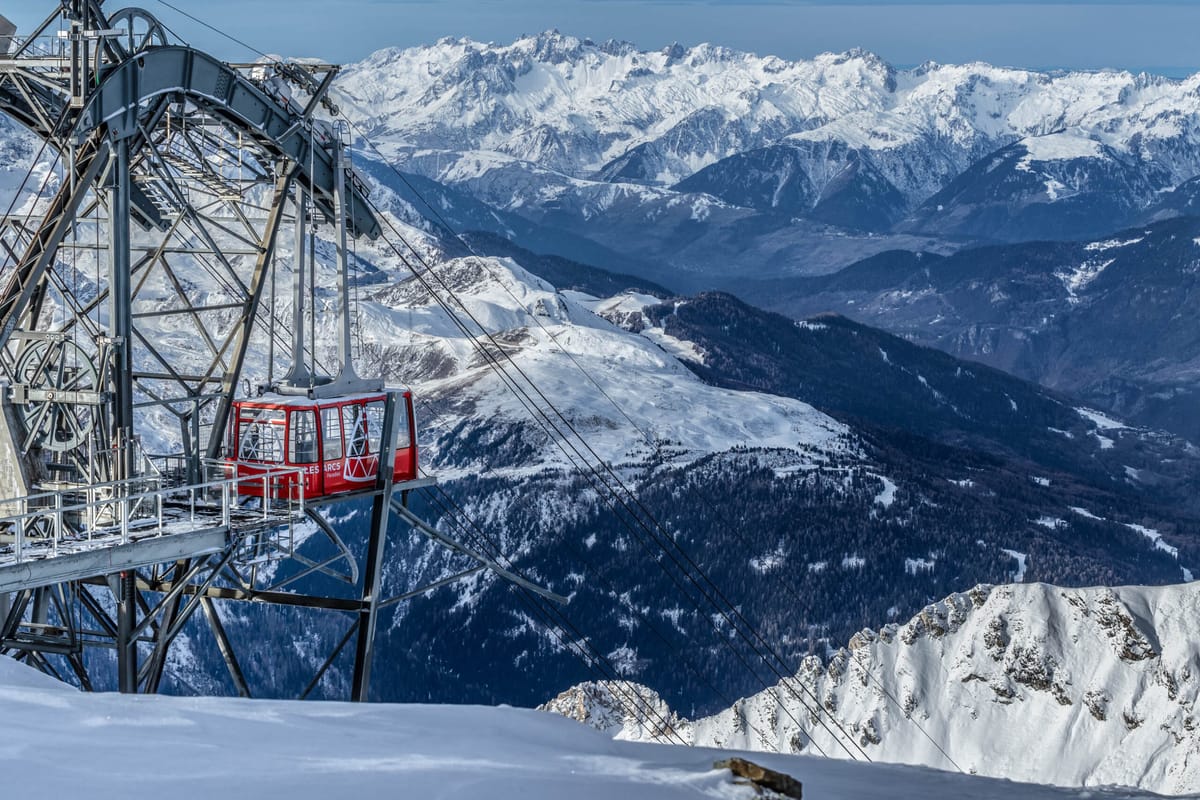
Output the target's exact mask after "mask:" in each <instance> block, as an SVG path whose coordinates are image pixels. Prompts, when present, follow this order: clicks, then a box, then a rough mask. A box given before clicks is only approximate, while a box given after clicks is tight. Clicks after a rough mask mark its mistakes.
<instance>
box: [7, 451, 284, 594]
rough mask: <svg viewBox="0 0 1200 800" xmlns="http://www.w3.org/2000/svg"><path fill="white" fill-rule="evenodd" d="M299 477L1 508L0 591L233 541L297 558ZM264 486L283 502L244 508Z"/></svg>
mask: <svg viewBox="0 0 1200 800" xmlns="http://www.w3.org/2000/svg"><path fill="white" fill-rule="evenodd" d="M297 472H298V471H297V470H294V469H279V470H272V471H270V472H267V473H265V474H263V475H260V476H254V477H253V478H247V477H242V478H237V477H230V478H220V479H216V480H210V481H206V482H204V483H200V484H194V485H186V486H162V485H157V486H156V485H154V483H156V481H155V480H153V479H152V480H147V479H144V478H139V479H137V480H133V481H120V482H115V483H108V484H101V485H98V486H91V487H86V488H81V489H78V490H76V491H75V492H46V493H42V494H38V495H33V496H30V497H23V498H18V499H14V500H5V501H0V513H2V514H3V516H2V517H0V592H7V591H15V590H17V589H33V588H37V587H40V586H49V585H52V584H57V583H61V582H64V581H73V580H82V579H84V578H89V577H92V576H95V575H110V574H114V573H118V572H123V571H126V570H130V569H136V568H138V567H144V566H149V565H151V564H161V563H166V562H170V561H177V560H179V559H183V558H187V559H191V558H198V557H201V556H205V555H210V554H213V553H218V552H221V551H223V550H225V549H226V548H227V547H229V546H230V545H232V544H236V543H237V541H235V540H238V541H241V542H242V543H244V544H245V546H246V547H247V548H251V549H254V548H257V549H258V550H260V551H264V553H265V551H267V550H269V551H271V552H272V553H274V554H277V555H280V556H290V555H291V554H292V552H293V550H294V535H293V534H294V526H295V524H296V523H297V522H299V521H300V520H302V519H304V518H305V515H306V512H305V508H306V506H305V501H304V497H303V486H302V485H298V484H297V483H296V481H295V478H296V473H297ZM289 479H290V480H289ZM262 487H266V492H265V493H266V494H267V496H269V497H275V498H276V499H272V500H270V501H267V502H263V501H262V500H259V499H258V498H255V499H254V501H253V504H254V505H256V506H257V507H247V506H245V505H242V504H240V503H239V498H240V497H242V495H243V494H244V493H245V490H246V489H248V488H258V489H259V490H260V491H261V490H262ZM290 487H296V489H295V491H296V496H294V497H293V496H291V495H292V491H293V490H292V489H291V488H290ZM64 498H77V501H75V502H72V500H70V499H68V500H64ZM14 511H15V513H13V512H14ZM3 512H7V513H3Z"/></svg>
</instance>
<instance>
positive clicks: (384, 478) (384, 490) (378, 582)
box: [350, 392, 408, 703]
mask: <svg viewBox="0 0 1200 800" xmlns="http://www.w3.org/2000/svg"><path fill="white" fill-rule="evenodd" d="M396 406H397V403H396V393H395V392H388V394H387V403H386V405H385V406H384V411H383V431H382V438H381V440H380V441H381V446H380V448H379V477H378V478H377V479H376V481H375V488H376V489H377V490H378V492H379V493H378V494H376V495H375V499H374V500H373V501H372V504H371V539H370V542H369V543H368V544H367V564H366V569H365V570H364V572H363V595H362V600H363V607H362V610H361V611H359V612H358V639H357V641H356V643H355V647H354V682H353V685H352V687H351V690H350V699H351V700H354V701H356V702H359V703H362V702H366V700H367V696H368V693H369V689H370V685H371V662H372V660H373V659H374V657H375V626H376V623H377V622H378V620H379V602H380V593H381V591H382V583H383V558H384V550H385V549H386V547H387V527H388V517H389V513H388V512H389V511H390V509H391V504H392V478H393V473H394V472H395V466H396V432H395V427H396ZM407 499H408V498H407V492H406V493H405V500H406V501H407Z"/></svg>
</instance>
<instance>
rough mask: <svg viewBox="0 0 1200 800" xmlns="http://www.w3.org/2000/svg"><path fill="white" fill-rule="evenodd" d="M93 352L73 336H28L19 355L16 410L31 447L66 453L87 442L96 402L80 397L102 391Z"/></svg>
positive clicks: (27, 450) (93, 419) (28, 445)
mask: <svg viewBox="0 0 1200 800" xmlns="http://www.w3.org/2000/svg"><path fill="white" fill-rule="evenodd" d="M98 383H99V374H98V373H97V371H96V365H95V363H94V361H93V356H91V355H90V354H89V353H87V352H86V351H84V350H83V349H82V348H81V347H79V345H77V344H75V343H74V342H73V341H71V340H70V339H64V340H62V341H52V340H38V341H33V342H30V343H29V344H28V345H27V346H26V347H25V348H24V351H23V352H22V353H21V356H20V358H19V359H18V360H17V369H16V387H15V388H16V389H17V390H18V391H17V392H15V393H14V396H15V397H16V398H17V399H18V403H17V411H18V413H19V414H20V417H21V421H22V422H23V423H24V428H25V446H24V448H23V450H24V451H25V452H26V453H28V452H29V451H30V450H32V449H33V448H35V447H40V448H43V449H45V450H49V451H51V452H55V453H65V452H68V451H70V450H74V449H76V448H78V447H81V446H82V445H84V444H86V442H87V437H88V434H89V433H90V432H91V430H92V428H93V427H94V426H95V424H96V410H97V409H96V407H95V406H93V405H91V404H89V403H87V402H81V397H82V396H84V395H95V394H96V393H97V392H98V391H99V388H98Z"/></svg>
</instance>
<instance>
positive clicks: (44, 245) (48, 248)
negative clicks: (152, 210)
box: [0, 142, 109, 350]
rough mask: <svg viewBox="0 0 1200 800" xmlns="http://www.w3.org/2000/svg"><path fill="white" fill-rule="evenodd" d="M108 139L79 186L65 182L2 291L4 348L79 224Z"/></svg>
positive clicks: (0, 343) (0, 333)
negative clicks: (77, 220)
mask: <svg viewBox="0 0 1200 800" xmlns="http://www.w3.org/2000/svg"><path fill="white" fill-rule="evenodd" d="M108 151H109V147H108V143H107V142H103V143H101V144H99V145H97V146H96V150H95V152H94V155H92V157H91V159H90V160H89V161H88V163H87V166H86V167H84V168H83V169H82V170H81V171H80V174H79V179H78V181H77V182H76V184H75V186H74V187H72V186H71V185H70V184H64V185H63V188H62V190H60V192H59V194H58V196H57V197H55V198H54V202H53V204H52V205H51V207H50V210H49V211H48V212H47V214H46V221H45V223H44V224H43V226H42V228H41V230H39V231H38V233H37V235H36V236H35V238H34V241H33V243H32V244H31V245H30V247H29V250H28V251H27V252H26V256H25V259H24V260H23V261H22V263H21V264H18V265H17V268H16V270H15V271H14V272H13V274H12V277H11V279H10V280H9V283H8V285H7V286H6V287H5V289H4V291H3V294H2V295H0V350H2V349H3V348H4V347H5V345H7V344H8V340H9V339H10V338H11V337H12V334H13V331H15V330H16V328H17V325H18V324H19V323H20V320H21V318H22V317H23V316H24V314H25V311H26V309H27V308H28V307H29V302H30V300H31V299H32V298H33V295H34V292H35V291H36V290H37V288H38V285H39V284H40V283H41V281H42V277H43V276H44V275H45V274H46V270H47V269H48V268H49V267H50V264H51V263H52V262H53V261H54V257H55V254H56V253H57V252H58V245H59V243H60V242H61V241H62V240H63V237H64V236H66V235H67V232H68V231H70V229H71V227H72V226H73V225H74V224H75V212H76V210H78V208H79V204H80V203H81V202H82V201H83V198H84V195H86V194H87V193H88V192H89V191H90V190H91V188H92V184H93V183H94V182H95V180H96V178H97V177H98V176H99V174H100V170H101V169H103V168H104V167H105V166H106V165H107V163H108V160H109V159H108Z"/></svg>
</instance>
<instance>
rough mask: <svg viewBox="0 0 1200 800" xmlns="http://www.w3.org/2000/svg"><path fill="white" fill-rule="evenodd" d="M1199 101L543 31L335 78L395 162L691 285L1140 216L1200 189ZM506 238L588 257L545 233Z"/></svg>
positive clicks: (399, 57) (1128, 80)
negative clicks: (1172, 196) (644, 46)
mask: <svg viewBox="0 0 1200 800" xmlns="http://www.w3.org/2000/svg"><path fill="white" fill-rule="evenodd" d="M1198 87H1200V76H1194V77H1192V78H1188V79H1186V80H1170V79H1166V78H1159V77H1155V76H1148V75H1144V74H1143V75H1134V74H1131V73H1128V72H1118V71H1102V72H1063V73H1053V74H1048V73H1041V72H1032V71H1026V70H1016V69H1006V68H999V67H993V66H990V65H987V64H981V63H974V64H965V65H942V64H934V63H927V64H923V65H921V66H919V67H917V68H914V69H897V68H895V67H893V66H892V65H890V64H887V63H886V62H884V61H883V60H881V59H880V58H878V57H877V56H875V55H873V54H871V53H868V52H863V51H850V52H847V53H841V54H829V53H827V54H823V55H820V56H817V57H815V58H813V59H811V60H804V61H795V62H791V61H785V60H782V59H779V58H775V57H770V56H766V57H761V56H757V55H753V54H749V53H741V52H735V51H732V50H728V49H726V48H722V47H717V46H713V45H699V46H697V47H694V48H690V49H685V48H681V47H671V48H667V49H665V50H663V51H659V52H643V51H639V50H637V49H636V48H635V47H634V46H633V45H630V44H627V43H618V42H606V43H603V44H597V43H594V42H591V41H589V40H581V39H577V38H575V37H572V36H566V35H563V34H559V33H557V32H548V33H544V34H540V35H537V36H529V37H524V38H521V39H518V40H517V41H515V42H513V43H511V44H507V45H497V44H484V43H479V42H474V41H471V40H467V39H458V40H455V39H444V40H442V41H440V42H438V43H436V44H434V45H431V46H428V47H417V48H412V49H408V50H397V49H391V50H383V51H380V52H378V53H375V54H374V55H372V56H371V57H369V58H368V59H366V60H365V61H363V62H361V63H359V64H357V65H354V66H353V67H351V68H348V69H347V70H346V71H345V72H344V73H343V74H342V76H341V78H340V80H339V84H338V90H339V92H340V94H341V95H342V97H343V99H344V101H345V103H346V107H347V109H348V113H349V114H350V115H351V116H352V117H353V118H354V119H356V120H357V121H358V122H359V123H360V125H361V127H362V129H363V130H365V131H367V132H368V133H369V135H370V136H371V138H372V139H373V140H374V141H375V143H376V144H377V145H378V146H379V147H380V148H381V149H382V151H383V152H384V153H385V154H386V156H387V157H388V158H389V159H390V160H392V161H393V162H394V163H397V164H399V165H400V166H401V167H402V168H403V169H405V170H407V171H409V172H413V173H418V174H420V175H422V176H424V177H425V178H427V179H432V180H435V181H438V182H441V183H444V184H447V185H452V186H454V187H455V188H456V189H458V190H460V191H463V192H465V193H467V194H469V195H471V196H472V197H474V198H475V199H476V200H479V201H482V202H484V203H487V204H489V205H491V206H493V207H494V208H496V209H498V210H503V211H506V212H512V213H514V214H516V215H518V216H519V217H521V218H523V219H525V220H526V221H527V222H532V223H534V224H536V225H537V226H540V227H542V228H547V229H551V230H554V231H558V232H560V233H561V232H566V233H569V234H570V235H571V236H572V237H576V238H582V239H586V240H591V241H593V242H595V243H598V244H600V245H602V246H603V247H605V248H609V249H612V250H615V251H617V252H619V253H621V254H623V255H624V256H626V257H627V258H630V259H632V260H635V261H640V262H643V263H644V264H646V265H654V264H659V263H663V262H666V264H667V265H669V267H670V269H665V270H662V271H660V272H654V273H646V274H650V275H651V277H654V278H655V279H656V280H659V281H660V282H664V283H667V285H669V286H673V287H677V288H680V289H684V290H691V289H694V288H710V287H720V286H732V285H734V281H733V280H731V278H733V277H734V276H735V275H745V274H754V275H760V276H761V275H767V274H769V275H773V276H775V277H778V276H780V275H785V274H793V273H805V272H807V273H814V272H825V271H829V270H830V269H834V268H836V267H838V266H843V265H845V264H846V263H849V262H850V261H853V260H855V258H860V257H863V256H866V255H870V254H872V253H873V252H878V251H879V250H880V249H883V248H884V247H886V245H884V246H883V247H881V242H879V241H874V242H872V241H871V237H867V236H866V234H868V233H871V234H874V235H875V239H877V240H878V239H881V238H884V239H885V240H886V241H888V242H890V244H891V246H893V247H904V248H906V249H916V248H913V247H911V246H910V244H911V242H910V244H904V243H902V242H903V240H902V239H897V238H894V237H897V236H908V237H911V236H914V235H917V236H925V237H926V238H927V239H928V241H927V242H926V245H925V246H924V247H922V248H921V249H937V248H953V247H954V246H957V245H956V244H955V243H958V244H961V242H962V241H963V239H964V238H966V239H968V240H971V239H980V238H982V239H991V240H995V239H1002V240H1028V239H1031V238H1042V237H1049V238H1071V237H1076V236H1088V235H1100V234H1103V233H1106V232H1109V231H1111V230H1115V229H1116V228H1119V227H1121V226H1123V225H1128V224H1131V223H1132V222H1134V221H1135V219H1136V218H1137V216H1138V215H1139V214H1141V213H1143V212H1144V211H1145V210H1147V209H1148V208H1149V207H1151V206H1157V205H1158V201H1159V198H1160V195H1161V194H1162V193H1164V192H1167V191H1169V190H1171V189H1173V188H1175V187H1176V186H1179V185H1181V184H1184V183H1185V182H1187V181H1188V180H1190V179H1192V178H1194V177H1196V176H1197V175H1198V174H1200V155H1198V151H1197V150H1196V149H1195V147H1193V145H1192V143H1193V142H1194V141H1195V140H1196V138H1197V136H1198V135H1200V99H1198V94H1197V90H1198ZM368 156H369V157H375V156H374V155H373V154H368ZM814 226H815V227H814ZM823 226H824V227H823ZM880 234H885V235H886V236H885V237H880ZM514 235H516V236H517V237H518V239H523V241H520V243H522V244H524V245H526V246H529V247H530V248H531V249H534V250H539V249H544V248H557V249H554V250H553V251H554V252H558V253H559V254H560V255H566V256H572V257H576V258H581V256H582V253H581V252H580V251H579V250H578V244H577V243H574V244H568V243H565V242H561V241H560V242H554V243H550V242H549V239H551V238H552V237H547V236H546V235H545V234H544V231H543V233H542V234H541V235H534V234H533V233H531V232H529V231H525V232H517V231H514ZM818 242H819V243H820V246H816V245H817V243H818ZM535 244H540V248H539V247H537V246H534V245H535ZM573 248H574V249H573ZM581 260H587V259H586V258H581ZM731 267H732V269H731ZM648 269H650V270H653V269H654V267H653V266H649V267H648ZM672 273H674V275H673V277H674V281H675V282H674V283H671V282H670V281H668V280H667V276H669V275H672Z"/></svg>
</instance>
